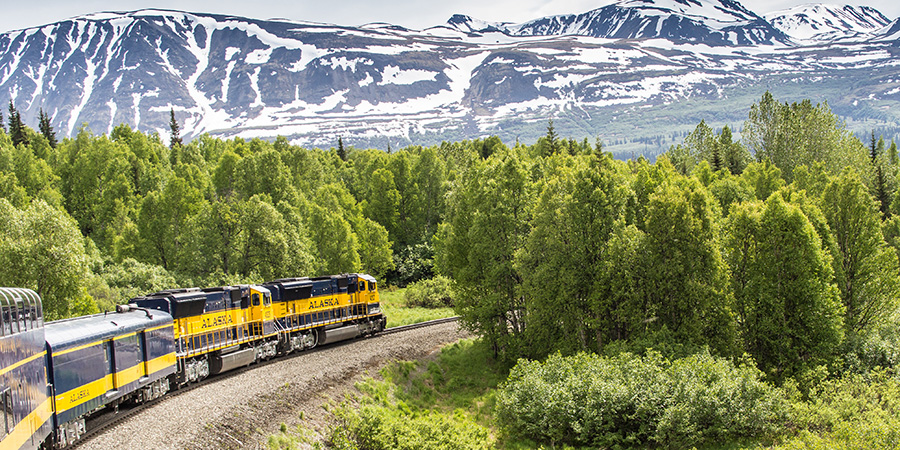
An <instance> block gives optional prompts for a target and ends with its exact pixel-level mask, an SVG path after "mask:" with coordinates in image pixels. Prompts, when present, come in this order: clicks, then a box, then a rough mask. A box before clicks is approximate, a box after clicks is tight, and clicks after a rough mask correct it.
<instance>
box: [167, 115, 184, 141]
mask: <svg viewBox="0 0 900 450" xmlns="http://www.w3.org/2000/svg"><path fill="white" fill-rule="evenodd" d="M180 133H181V126H180V125H178V121H177V120H175V109H174V108H172V109H169V148H171V149H172V150H174V149H175V146H178V147H181V145H182V144H181V134H180Z"/></svg>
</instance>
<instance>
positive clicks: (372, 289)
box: [369, 283, 376, 291]
mask: <svg viewBox="0 0 900 450" xmlns="http://www.w3.org/2000/svg"><path fill="white" fill-rule="evenodd" d="M375 284H376V283H369V290H370V291H374V290H375Z"/></svg>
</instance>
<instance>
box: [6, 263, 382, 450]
mask: <svg viewBox="0 0 900 450" xmlns="http://www.w3.org/2000/svg"><path fill="white" fill-rule="evenodd" d="M386 324H387V318H386V317H385V315H384V313H383V312H382V310H381V304H380V298H379V294H378V283H377V282H376V280H375V278H374V277H372V276H369V275H367V274H361V273H350V274H340V275H331V276H324V277H314V278H307V277H304V278H285V279H278V280H274V281H269V282H265V283H262V284H259V285H235V286H221V287H213V288H187V289H170V290H165V291H160V292H156V293H153V294H150V295H146V296H142V297H137V298H134V299H131V300H130V301H129V302H128V303H127V304H124V305H119V306H118V307H117V308H116V311H115V312H106V313H101V314H94V315H90V316H83V317H75V318H71V319H64V320H58V321H53V322H47V323H44V321H43V314H42V307H41V299H40V297H39V296H38V295H37V293H35V292H34V291H32V290H29V289H23V288H0V409H2V415H3V417H2V420H3V423H0V450H7V449H9V450H25V449H27V450H31V449H44V450H50V449H63V448H67V447H70V446H72V445H73V444H75V443H77V442H78V441H79V440H80V439H81V438H82V437H83V436H84V435H85V433H86V432H87V419H90V418H91V417H93V416H95V415H97V414H98V413H100V412H101V411H108V410H110V409H118V408H119V407H120V406H122V405H137V404H141V403H145V402H148V401H151V400H154V399H157V398H160V397H163V396H165V395H166V394H167V393H168V392H170V391H172V390H175V389H179V388H182V387H184V386H187V385H189V384H191V383H197V382H200V381H202V380H204V379H205V378H207V377H209V376H211V375H215V374H220V373H223V372H227V371H229V370H234V369H237V368H240V367H245V366H248V365H251V364H254V363H257V362H260V361H264V360H268V359H271V358H275V357H278V356H281V355H286V354H289V353H292V352H297V351H303V350H308V349H311V348H314V347H316V346H319V345H323V344H328V343H332V342H338V341H342V340H347V339H352V338H356V337H360V336H368V335H373V334H376V333H378V332H380V331H382V330H384V328H385V326H386Z"/></svg>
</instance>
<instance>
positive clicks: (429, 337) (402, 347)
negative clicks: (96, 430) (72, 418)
mask: <svg viewBox="0 0 900 450" xmlns="http://www.w3.org/2000/svg"><path fill="white" fill-rule="evenodd" d="M467 336H468V334H467V333H466V332H464V331H461V330H459V328H458V325H457V324H456V323H455V322H451V323H445V324H440V325H434V326H430V327H426V328H418V329H414V330H409V331H405V332H400V333H394V334H388V335H383V336H376V337H372V338H367V339H362V340H356V341H349V342H347V343H344V344H343V345H340V344H339V345H332V346H329V347H326V348H322V349H319V350H318V351H314V352H310V353H305V354H300V355H298V356H295V357H289V358H286V359H283V360H282V361H279V362H277V363H275V364H268V365H265V366H262V367H257V368H254V369H252V370H248V371H246V372H243V373H241V374H238V375H236V376H232V377H228V378H225V379H222V380H218V381H216V382H213V383H209V384H207V385H205V386H202V387H199V388H197V389H194V390H191V391H188V392H185V393H182V394H180V395H177V396H174V397H170V398H166V399H163V400H162V401H160V402H159V403H157V404H156V405H154V406H153V407H152V408H148V409H147V410H145V411H142V412H141V413H139V414H137V415H135V416H133V417H130V418H128V419H127V420H125V421H123V422H122V423H119V424H117V425H116V426H114V427H111V428H109V429H108V430H105V431H104V432H103V434H101V435H98V436H96V437H94V438H92V439H90V440H89V441H87V442H85V443H84V444H82V445H81V446H79V450H110V449H117V450H124V449H156V450H165V449H172V450H184V449H190V450H206V449H229V448H232V449H238V448H243V449H254V448H266V444H265V442H266V439H267V437H268V436H269V435H271V434H273V433H277V432H278V429H279V426H280V424H281V423H287V424H288V425H290V426H293V424H296V423H298V422H300V415H301V413H302V414H303V415H304V416H305V420H304V421H303V423H304V425H306V426H307V427H311V428H319V427H321V423H319V424H318V425H317V424H316V422H315V421H316V420H317V419H316V417H317V416H318V417H321V416H322V415H324V414H325V413H324V411H323V410H322V405H323V404H324V403H325V402H326V401H327V400H328V398H335V399H338V398H339V396H341V395H342V394H343V392H345V391H346V390H347V389H349V388H351V387H352V386H353V384H354V383H355V382H356V381H358V380H360V379H362V376H363V375H364V374H365V372H366V371H370V372H372V373H374V371H375V370H377V369H379V368H380V367H382V366H384V365H385V364H386V363H388V362H389V361H392V360H412V359H418V358H422V357H424V356H427V355H429V354H430V353H433V352H435V351H436V350H438V349H439V348H440V347H441V346H443V345H445V344H448V343H451V342H456V341H457V340H459V339H462V338H464V337H467Z"/></svg>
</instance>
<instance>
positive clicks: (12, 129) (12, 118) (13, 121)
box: [9, 100, 28, 146]
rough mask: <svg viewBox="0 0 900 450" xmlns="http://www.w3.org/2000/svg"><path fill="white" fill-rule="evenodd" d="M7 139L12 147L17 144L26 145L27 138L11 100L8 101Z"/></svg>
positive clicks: (19, 116)
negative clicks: (10, 140)
mask: <svg viewBox="0 0 900 450" xmlns="http://www.w3.org/2000/svg"><path fill="white" fill-rule="evenodd" d="M9 137H10V138H11V139H12V143H13V145H14V146H17V145H19V144H25V145H28V136H27V135H26V134H25V125H24V124H23V123H22V116H21V115H20V114H19V111H17V110H16V107H15V106H13V102H12V100H10V101H9Z"/></svg>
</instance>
